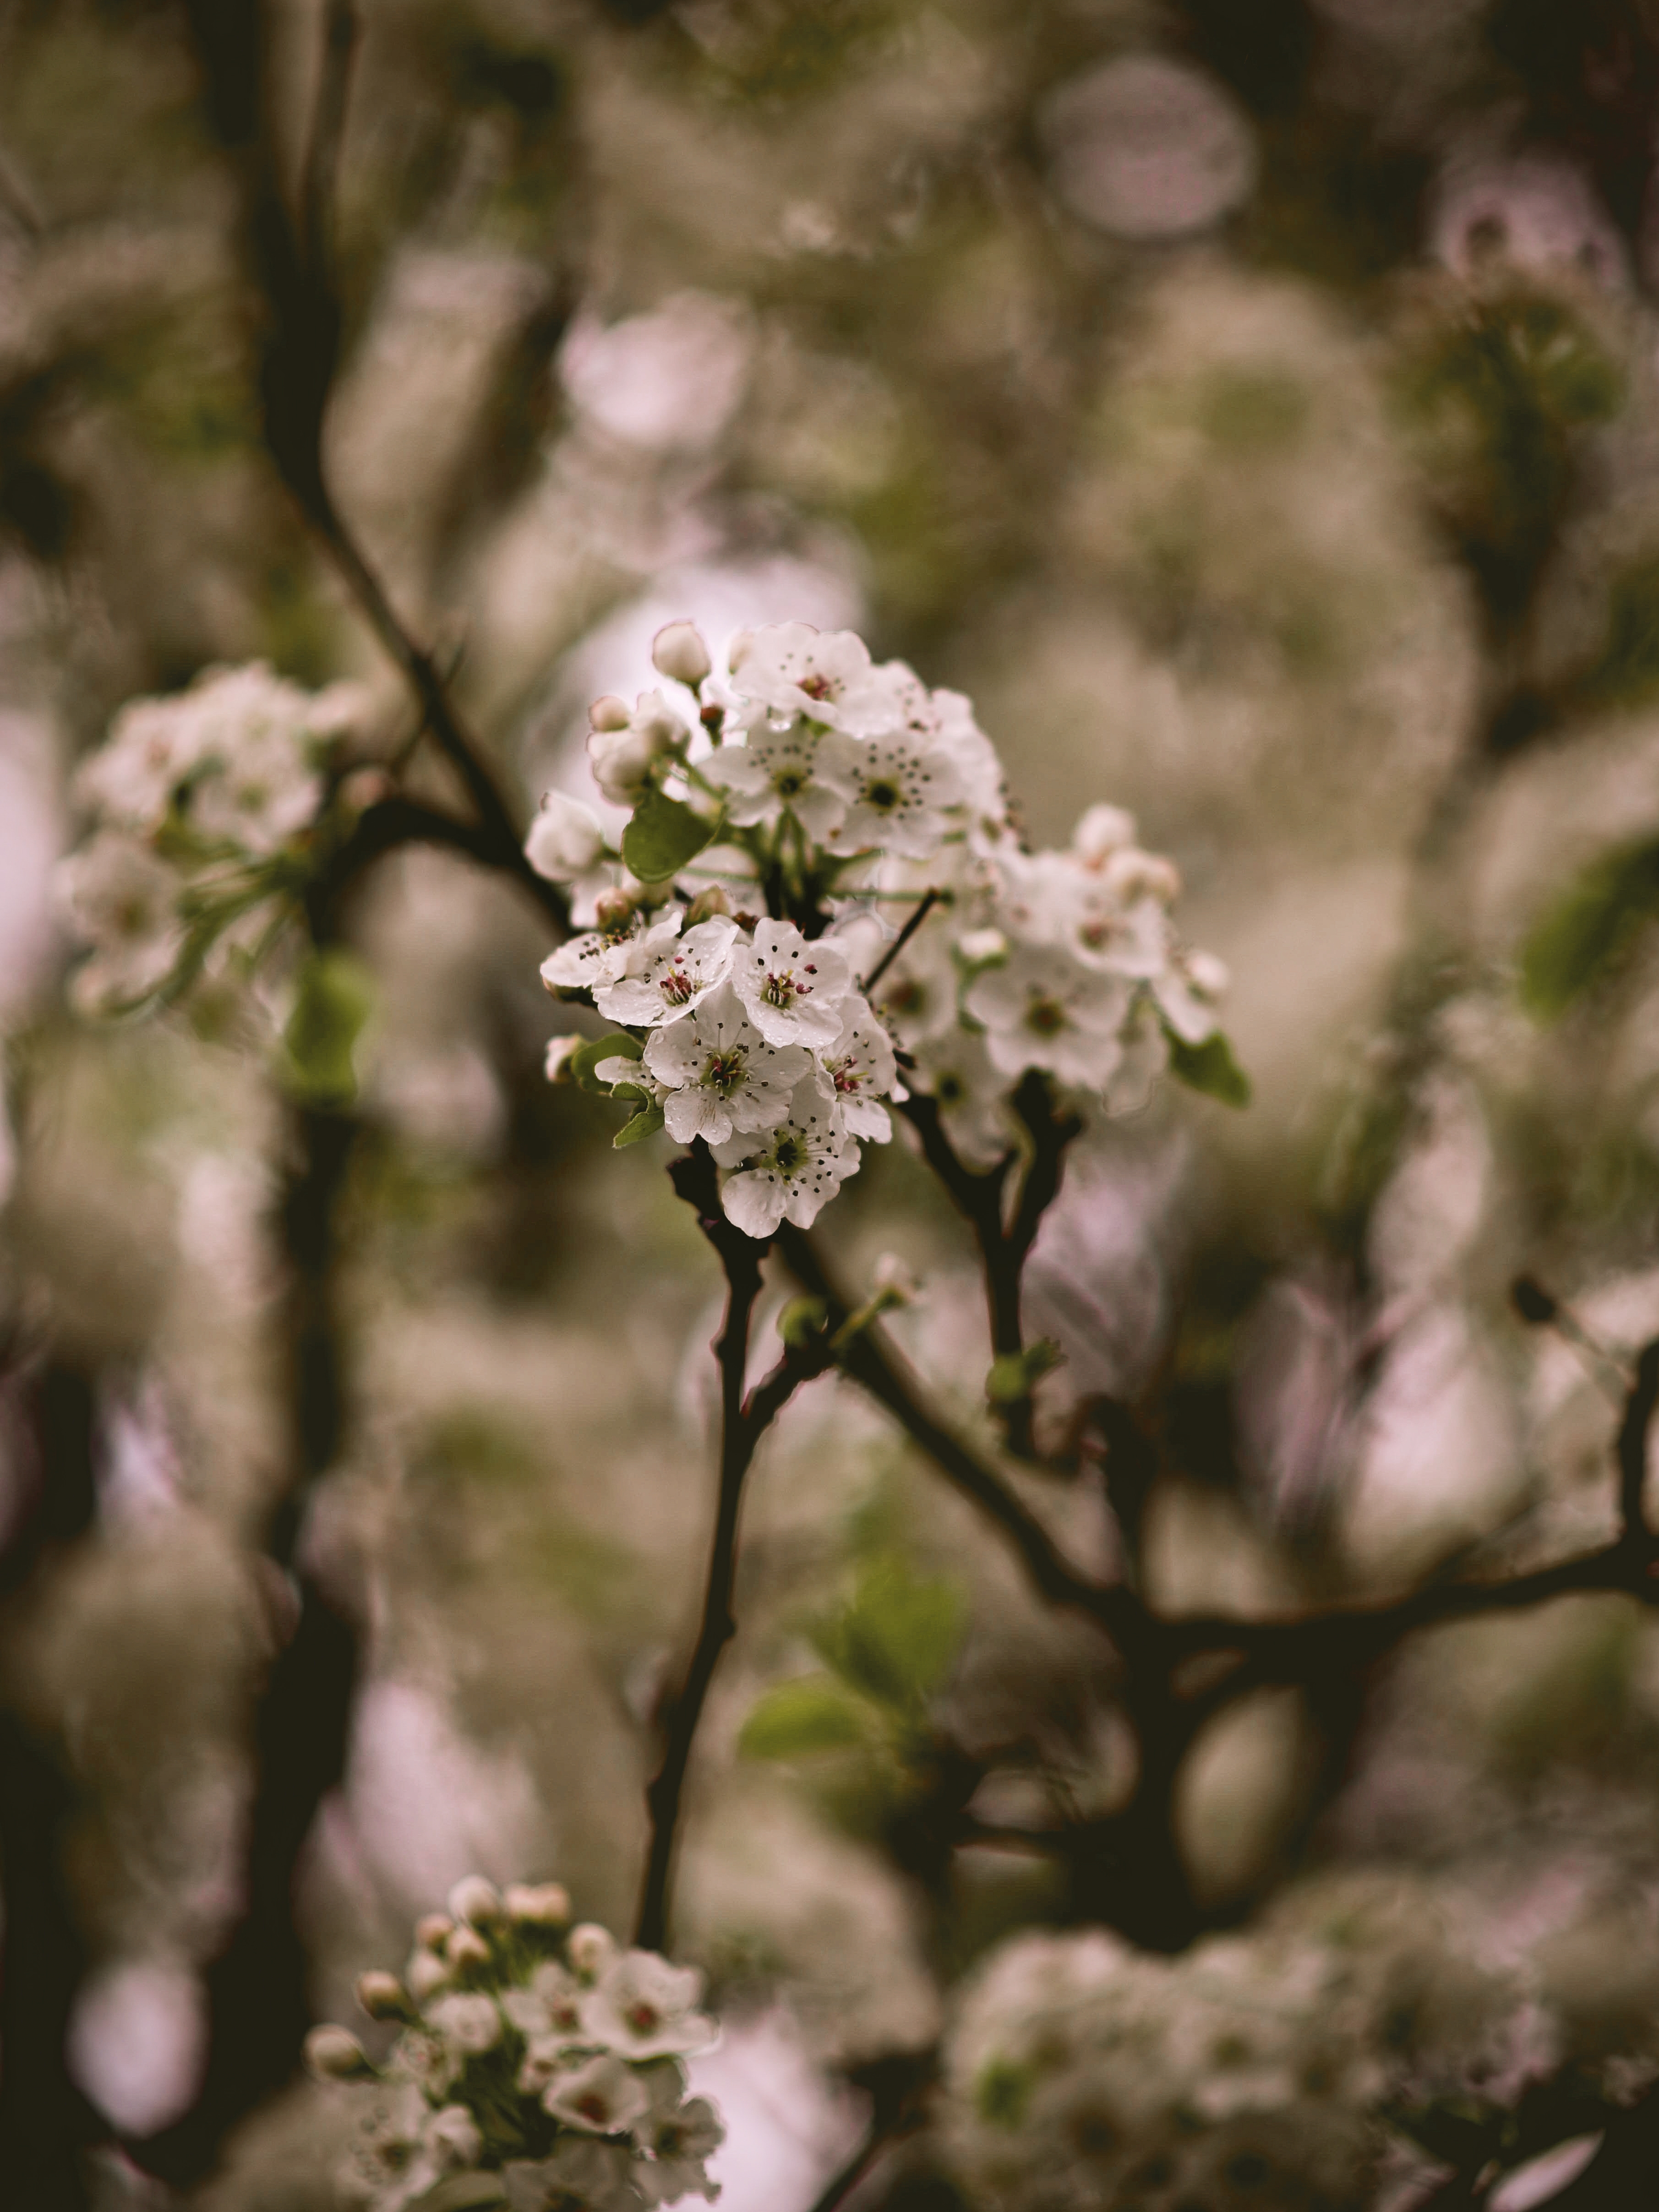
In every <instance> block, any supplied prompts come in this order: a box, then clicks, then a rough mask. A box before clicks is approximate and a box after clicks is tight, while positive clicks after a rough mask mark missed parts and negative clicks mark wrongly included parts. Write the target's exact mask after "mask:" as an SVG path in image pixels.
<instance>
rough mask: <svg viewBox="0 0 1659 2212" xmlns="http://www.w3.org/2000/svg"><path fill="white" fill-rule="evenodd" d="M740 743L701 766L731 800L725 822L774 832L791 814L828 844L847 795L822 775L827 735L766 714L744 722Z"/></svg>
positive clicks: (843, 816) (843, 812)
mask: <svg viewBox="0 0 1659 2212" xmlns="http://www.w3.org/2000/svg"><path fill="white" fill-rule="evenodd" d="M740 726H743V728H744V742H743V743H742V744H732V743H729V742H728V743H727V744H723V745H722V746H721V747H720V750H719V751H718V752H716V753H714V754H711V755H710V757H708V759H707V760H706V761H703V762H702V763H701V764H700V773H701V774H702V775H703V776H705V777H706V778H707V779H708V781H709V782H710V783H714V784H719V785H720V787H722V788H723V789H724V791H725V793H726V817H727V819H728V820H729V821H730V822H732V823H734V824H735V825H736V826H737V827H738V828H739V829H745V828H752V827H753V826H754V825H756V824H757V823H759V824H762V825H763V826H764V827H765V828H767V829H772V828H774V827H775V824H776V823H777V822H778V820H779V817H781V815H782V814H783V813H784V812H785V811H786V810H787V811H788V812H789V813H791V814H793V816H794V817H795V819H796V820H797V821H798V822H799V823H800V825H801V827H802V828H803V829H805V832H806V834H807V836H809V837H811V838H812V839H814V840H815V841H816V842H817V843H819V844H823V843H824V842H826V841H827V840H829V838H830V837H832V836H834V835H835V833H836V830H838V829H840V827H841V825H842V822H843V821H844V820H845V819H846V817H847V795H846V793H845V792H844V791H842V789H841V788H840V787H839V785H838V784H831V783H830V782H829V781H826V780H825V779H824V778H823V775H821V774H820V772H819V755H820V751H821V750H822V748H823V744H824V743H825V739H824V737H823V732H822V731H820V730H819V729H817V728H816V727H815V726H813V725H812V724H811V723H810V722H807V721H805V720H801V719H800V718H799V717H795V718H793V719H792V720H788V721H786V722H775V721H773V720H770V719H769V718H768V716H767V715H766V714H765V713H764V711H762V712H760V713H757V714H750V715H749V716H746V717H744V720H743V722H742V724H741V725H740Z"/></svg>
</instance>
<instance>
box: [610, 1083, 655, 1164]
mask: <svg viewBox="0 0 1659 2212" xmlns="http://www.w3.org/2000/svg"><path fill="white" fill-rule="evenodd" d="M611 1096H612V1097H616V1098H643V1097H644V1096H645V1093H644V1092H643V1091H635V1088H634V1086H633V1085H632V1084H631V1083H630V1084H620V1083H619V1084H618V1085H617V1088H616V1090H615V1091H613V1092H612V1093H611ZM661 1127H662V1108H661V1107H660V1106H658V1105H655V1104H651V1105H647V1106H642V1107H641V1109H640V1110H639V1112H638V1113H637V1114H636V1115H635V1116H634V1118H633V1120H632V1121H626V1122H624V1123H623V1127H621V1128H620V1129H618V1130H617V1133H616V1135H615V1136H614V1137H613V1138H612V1139H611V1148H612V1150H613V1151H616V1152H620V1151H621V1150H622V1148H623V1146H624V1145H637V1144H638V1143H639V1141H640V1139H641V1137H654V1136H655V1135H656V1133H657V1132H658V1130H659V1129H660V1128H661Z"/></svg>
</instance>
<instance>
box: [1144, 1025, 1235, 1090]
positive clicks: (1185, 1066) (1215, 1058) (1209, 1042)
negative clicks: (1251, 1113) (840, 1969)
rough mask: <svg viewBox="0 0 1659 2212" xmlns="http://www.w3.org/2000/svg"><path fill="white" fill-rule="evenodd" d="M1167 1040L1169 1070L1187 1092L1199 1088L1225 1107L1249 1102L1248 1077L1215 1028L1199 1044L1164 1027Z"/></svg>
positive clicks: (1223, 1037) (1231, 1049)
mask: <svg viewBox="0 0 1659 2212" xmlns="http://www.w3.org/2000/svg"><path fill="white" fill-rule="evenodd" d="M1165 1035H1166V1036H1168V1037H1169V1040H1170V1074H1171V1075H1173V1076H1174V1077H1175V1079H1176V1082H1177V1083H1184V1084H1185V1085H1187V1088H1188V1090H1189V1091H1202V1092H1203V1093H1204V1096H1205V1097H1206V1098H1218V1099H1219V1100H1220V1101H1221V1103H1222V1104H1223V1105H1224V1106H1248V1105H1249V1103H1250V1079H1249V1076H1248V1075H1246V1074H1245V1073H1244V1071H1243V1068H1242V1067H1241V1066H1239V1064H1238V1062H1237V1060H1235V1059H1234V1058H1233V1048H1232V1047H1231V1044H1229V1043H1228V1042H1227V1040H1226V1038H1225V1036H1223V1035H1222V1034H1221V1032H1220V1030H1217V1031H1216V1033H1215V1035H1214V1036H1212V1037H1206V1039H1205V1040H1204V1042H1203V1043H1202V1044H1188V1042H1186V1040H1185V1039H1184V1038H1182V1037H1178V1036H1176V1035H1175V1033H1174V1031H1173V1030H1166V1031H1165Z"/></svg>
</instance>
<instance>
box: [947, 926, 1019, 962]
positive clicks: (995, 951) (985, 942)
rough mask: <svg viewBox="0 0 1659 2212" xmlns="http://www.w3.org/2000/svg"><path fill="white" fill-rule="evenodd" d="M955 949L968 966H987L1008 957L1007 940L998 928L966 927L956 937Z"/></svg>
mask: <svg viewBox="0 0 1659 2212" xmlns="http://www.w3.org/2000/svg"><path fill="white" fill-rule="evenodd" d="M957 951H958V952H960V953H961V955H962V957H963V959H964V960H965V961H966V962H967V963H968V964H969V967H970V968H988V967H989V965H990V964H991V963H992V961H994V960H1006V958H1007V957H1008V940H1007V939H1006V937H1005V936H1004V935H1003V933H1002V932H1001V931H1000V929H967V930H964V931H963V933H962V935H961V936H960V937H959V938H957Z"/></svg>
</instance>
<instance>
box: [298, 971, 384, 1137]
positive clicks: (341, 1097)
mask: <svg viewBox="0 0 1659 2212" xmlns="http://www.w3.org/2000/svg"><path fill="white" fill-rule="evenodd" d="M373 1011H374V977H373V975H371V974H370V973H369V971H368V969H367V968H366V967H365V966H364V965H363V963H362V961H361V960H359V959H358V958H357V957H356V954H355V953H351V952H346V951H340V950H339V949H338V948H335V949H332V950H331V951H326V952H315V953H313V954H312V956H311V957H310V958H309V959H308V960H307V962H306V963H305V965H304V966H303V967H302V968H301V970H300V981H299V989H298V992H297V994H296V995H295V1001H294V1011H293V1012H292V1013H291V1014H290V1015H289V1018H288V1026H287V1028H286V1029H285V1030H283V1054H284V1067H283V1073H284V1075H285V1076H286V1079H287V1081H288V1085H289V1090H290V1091H293V1093H294V1095H295V1097H297V1098H299V1099H300V1100H301V1102H302V1103H304V1104H306V1105H307V1106H349V1104H350V1103H351V1101H352V1100H353V1099H354V1098H355V1097H356V1095H357V1071H356V1066H355V1065H354V1064H353V1059H352V1054H353V1050H354V1048H355V1047H356V1042H357V1040H358V1038H359V1037H360V1036H362V1032H363V1026H364V1024H366V1023H367V1021H368V1018H369V1015H370V1013H371V1012H373Z"/></svg>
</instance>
